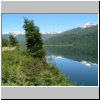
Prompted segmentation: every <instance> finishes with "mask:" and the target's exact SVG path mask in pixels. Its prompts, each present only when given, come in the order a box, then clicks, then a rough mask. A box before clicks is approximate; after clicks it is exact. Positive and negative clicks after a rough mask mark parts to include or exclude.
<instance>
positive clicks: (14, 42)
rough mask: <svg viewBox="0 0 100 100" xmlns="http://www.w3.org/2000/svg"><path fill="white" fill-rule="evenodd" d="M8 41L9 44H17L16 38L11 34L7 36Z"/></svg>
mask: <svg viewBox="0 0 100 100" xmlns="http://www.w3.org/2000/svg"><path fill="white" fill-rule="evenodd" d="M9 41H10V46H17V40H16V38H15V37H14V36H13V35H12V34H10V36H9Z"/></svg>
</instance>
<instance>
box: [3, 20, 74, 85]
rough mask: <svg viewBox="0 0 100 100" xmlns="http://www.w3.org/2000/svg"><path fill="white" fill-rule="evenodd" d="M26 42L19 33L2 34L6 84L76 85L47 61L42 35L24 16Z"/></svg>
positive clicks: (4, 82)
mask: <svg viewBox="0 0 100 100" xmlns="http://www.w3.org/2000/svg"><path fill="white" fill-rule="evenodd" d="M23 28H24V30H25V38H26V43H25V45H24V46H22V45H19V43H18V41H17V39H16V37H14V36H12V35H10V36H9V37H8V39H4V38H2V85H3V86H73V85H75V84H74V83H71V82H70V81H69V78H68V77H65V76H64V75H62V74H61V73H60V72H59V70H58V69H57V68H56V67H55V66H53V65H51V64H47V63H46V59H45V54H46V51H45V49H44V46H43V44H44V43H43V41H42V37H41V34H40V31H39V27H37V26H36V25H35V24H34V22H33V21H32V20H28V19H26V18H25V19H24V25H23Z"/></svg>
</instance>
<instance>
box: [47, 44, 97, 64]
mask: <svg viewBox="0 0 100 100" xmlns="http://www.w3.org/2000/svg"><path fill="white" fill-rule="evenodd" d="M45 48H46V51H47V55H48V53H49V55H51V54H52V55H59V56H62V57H65V58H69V59H74V60H77V61H88V62H93V63H98V56H97V55H95V53H94V51H91V52H90V50H89V51H88V49H86V48H85V49H83V48H78V47H64V46H62V47H61V46H58V47H55V46H50V47H49V46H46V47H45ZM50 53H51V54H50Z"/></svg>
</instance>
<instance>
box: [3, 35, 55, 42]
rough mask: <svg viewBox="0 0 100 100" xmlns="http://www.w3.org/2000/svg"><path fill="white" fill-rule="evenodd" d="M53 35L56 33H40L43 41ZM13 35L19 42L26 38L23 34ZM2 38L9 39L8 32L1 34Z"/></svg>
mask: <svg viewBox="0 0 100 100" xmlns="http://www.w3.org/2000/svg"><path fill="white" fill-rule="evenodd" d="M53 36H56V34H51V33H48V34H42V39H43V41H45V40H47V39H49V38H51V37H53ZM15 37H16V39H17V41H18V42H20V43H24V42H25V40H26V39H25V34H17V35H15ZM2 38H5V39H9V34H2Z"/></svg>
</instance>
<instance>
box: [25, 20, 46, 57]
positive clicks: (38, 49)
mask: <svg viewBox="0 0 100 100" xmlns="http://www.w3.org/2000/svg"><path fill="white" fill-rule="evenodd" d="M23 28H24V29H25V36H26V45H27V49H28V52H29V54H30V55H31V56H32V57H34V58H45V51H44V48H43V41H42V39H41V34H40V32H39V27H37V26H35V24H34V22H33V20H28V19H26V18H25V19H24V25H23Z"/></svg>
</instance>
